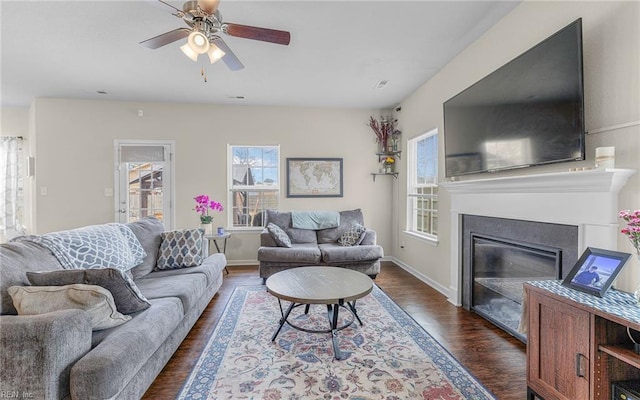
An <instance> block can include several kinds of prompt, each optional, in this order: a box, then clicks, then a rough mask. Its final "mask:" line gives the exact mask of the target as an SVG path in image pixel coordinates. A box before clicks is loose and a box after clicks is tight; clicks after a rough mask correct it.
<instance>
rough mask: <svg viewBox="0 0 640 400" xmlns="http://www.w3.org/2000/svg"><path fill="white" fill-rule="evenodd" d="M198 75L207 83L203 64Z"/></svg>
mask: <svg viewBox="0 0 640 400" xmlns="http://www.w3.org/2000/svg"><path fill="white" fill-rule="evenodd" d="M200 75H202V76H203V78H204V81H205V83H206V82H207V73H206V72H205V71H204V63H203V64H202V69H201V70H200Z"/></svg>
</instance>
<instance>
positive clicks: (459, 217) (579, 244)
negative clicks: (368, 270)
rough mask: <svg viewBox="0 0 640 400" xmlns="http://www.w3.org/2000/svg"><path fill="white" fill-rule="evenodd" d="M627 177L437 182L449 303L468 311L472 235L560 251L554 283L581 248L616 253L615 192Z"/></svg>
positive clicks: (622, 173) (611, 173)
mask: <svg viewBox="0 0 640 400" xmlns="http://www.w3.org/2000/svg"><path fill="white" fill-rule="evenodd" d="M634 173H635V171H633V170H625V169H606V170H604V169H597V170H596V169H594V170H586V171H577V172H553V173H545V174H535V175H520V176H502V177H497V178H489V179H478V180H463V181H452V182H443V183H441V186H442V187H443V189H444V190H446V191H447V192H448V193H449V195H450V214H449V216H450V218H451V224H450V226H451V231H450V243H451V246H450V262H451V265H450V274H451V275H450V286H449V295H448V297H449V301H450V302H452V303H453V304H456V305H462V306H464V307H465V308H468V309H471V307H472V294H473V279H472V278H471V274H472V268H471V263H472V258H471V256H472V247H471V234H472V233H473V234H476V235H481V236H490V237H493V238H499V239H500V240H502V241H505V239H506V241H507V242H509V243H513V242H516V243H525V244H526V246H527V247H533V248H536V247H542V248H559V249H561V252H560V265H559V272H558V274H559V275H558V276H559V277H560V278H563V277H564V276H566V274H567V273H568V272H569V271H570V270H571V268H572V267H573V265H574V264H575V262H576V261H577V259H578V257H579V255H580V254H581V253H582V252H583V251H584V250H585V249H586V248H587V247H598V248H603V249H615V248H616V247H617V239H618V235H619V233H618V229H619V228H618V219H617V212H618V192H619V191H620V189H621V188H622V187H623V186H624V185H625V184H626V182H627V180H628V179H629V177H630V176H631V175H633V174H634Z"/></svg>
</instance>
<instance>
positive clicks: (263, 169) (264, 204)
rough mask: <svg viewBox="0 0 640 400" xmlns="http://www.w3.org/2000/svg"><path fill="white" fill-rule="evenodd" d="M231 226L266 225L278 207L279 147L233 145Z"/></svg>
mask: <svg viewBox="0 0 640 400" xmlns="http://www.w3.org/2000/svg"><path fill="white" fill-rule="evenodd" d="M228 162H229V169H228V170H229V171H230V172H229V173H230V176H229V187H230V190H229V202H228V204H231V205H233V209H232V212H231V213H229V215H230V217H229V218H230V222H229V226H231V227H233V228H252V227H262V226H264V214H265V211H266V210H270V209H277V208H278V196H279V192H280V147H279V146H229V158H228Z"/></svg>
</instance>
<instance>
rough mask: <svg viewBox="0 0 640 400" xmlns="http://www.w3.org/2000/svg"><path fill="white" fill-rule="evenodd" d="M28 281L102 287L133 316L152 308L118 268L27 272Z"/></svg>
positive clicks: (117, 303)
mask: <svg viewBox="0 0 640 400" xmlns="http://www.w3.org/2000/svg"><path fill="white" fill-rule="evenodd" d="M27 279H29V283H31V284H32V285H34V286H65V285H73V284H75V283H82V284H86V285H97V286H101V287H103V288H105V289H107V290H108V291H109V292H110V293H111V295H112V296H113V300H114V302H115V305H116V308H117V309H118V311H119V312H121V313H122V314H132V313H135V312H138V311H142V310H146V309H147V308H149V306H151V303H149V300H147V299H146V297H144V295H143V294H142V293H141V292H140V289H138V286H136V284H135V283H134V282H133V281H132V280H131V278H129V276H127V275H126V274H125V273H123V272H122V271H121V270H119V269H116V268H100V269H87V270H75V269H74V270H60V271H50V272H27Z"/></svg>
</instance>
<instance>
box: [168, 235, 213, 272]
mask: <svg viewBox="0 0 640 400" xmlns="http://www.w3.org/2000/svg"><path fill="white" fill-rule="evenodd" d="M203 240H204V229H182V230H177V231H168V232H163V233H162V243H160V250H159V251H158V262H157V265H156V269H159V270H162V269H177V268H184V267H195V266H198V265H200V264H202V242H203Z"/></svg>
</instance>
